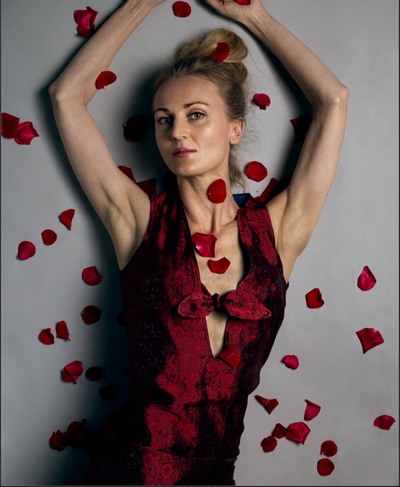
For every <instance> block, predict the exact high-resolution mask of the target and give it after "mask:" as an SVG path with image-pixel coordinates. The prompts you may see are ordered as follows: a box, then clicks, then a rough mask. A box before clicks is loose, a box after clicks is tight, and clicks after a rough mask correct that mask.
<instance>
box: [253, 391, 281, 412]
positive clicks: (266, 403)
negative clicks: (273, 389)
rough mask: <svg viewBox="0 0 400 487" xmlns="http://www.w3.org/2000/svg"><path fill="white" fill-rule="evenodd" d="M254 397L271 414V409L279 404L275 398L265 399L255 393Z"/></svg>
mask: <svg viewBox="0 0 400 487" xmlns="http://www.w3.org/2000/svg"><path fill="white" fill-rule="evenodd" d="M254 397H255V398H256V399H257V401H259V402H260V403H261V404H262V405H263V406H264V407H265V409H266V410H267V411H268V412H269V414H271V413H272V411H273V410H274V409H275V408H276V406H277V405H278V404H279V402H278V400H277V399H265V397H262V396H257V395H256V396H254Z"/></svg>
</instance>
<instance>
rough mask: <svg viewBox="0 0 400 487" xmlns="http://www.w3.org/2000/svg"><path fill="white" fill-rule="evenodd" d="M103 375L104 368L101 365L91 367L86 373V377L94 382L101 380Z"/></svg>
mask: <svg viewBox="0 0 400 487" xmlns="http://www.w3.org/2000/svg"><path fill="white" fill-rule="evenodd" d="M102 375H103V370H102V369H101V368H100V367H89V368H88V369H87V371H86V373H85V376H86V378H87V379H89V380H90V381H92V382H94V381H96V380H100V379H101V376H102Z"/></svg>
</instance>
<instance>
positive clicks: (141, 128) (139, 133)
mask: <svg viewBox="0 0 400 487" xmlns="http://www.w3.org/2000/svg"><path fill="white" fill-rule="evenodd" d="M123 129H124V137H125V139H126V140H129V141H130V142H137V141H138V140H142V139H144V136H145V133H146V125H145V120H144V118H143V117H138V116H137V115H133V116H132V117H130V118H128V120H127V121H126V122H125V123H124V124H123Z"/></svg>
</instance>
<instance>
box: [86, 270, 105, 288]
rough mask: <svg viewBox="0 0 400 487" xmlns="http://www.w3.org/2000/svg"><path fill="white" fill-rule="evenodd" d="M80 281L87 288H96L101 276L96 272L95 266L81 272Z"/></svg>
mask: <svg viewBox="0 0 400 487" xmlns="http://www.w3.org/2000/svg"><path fill="white" fill-rule="evenodd" d="M82 279H83V281H84V282H85V283H86V284H88V285H89V286H97V285H98V284H100V282H101V279H102V276H101V274H100V273H99V271H98V270H97V268H96V266H95V265H93V266H91V267H86V268H85V269H83V271H82Z"/></svg>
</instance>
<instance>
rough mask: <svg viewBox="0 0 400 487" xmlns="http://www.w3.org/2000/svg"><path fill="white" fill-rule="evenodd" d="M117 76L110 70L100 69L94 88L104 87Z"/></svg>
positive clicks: (101, 88)
mask: <svg viewBox="0 0 400 487" xmlns="http://www.w3.org/2000/svg"><path fill="white" fill-rule="evenodd" d="M116 80H117V76H116V75H115V73H113V72H112V71H102V72H101V73H100V74H99V76H98V77H97V79H96V88H97V89H98V90H103V89H106V88H107V86H108V85H111V84H112V83H115V81H116Z"/></svg>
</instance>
